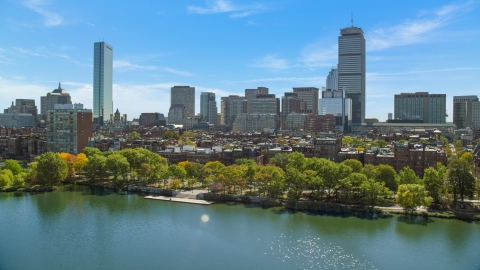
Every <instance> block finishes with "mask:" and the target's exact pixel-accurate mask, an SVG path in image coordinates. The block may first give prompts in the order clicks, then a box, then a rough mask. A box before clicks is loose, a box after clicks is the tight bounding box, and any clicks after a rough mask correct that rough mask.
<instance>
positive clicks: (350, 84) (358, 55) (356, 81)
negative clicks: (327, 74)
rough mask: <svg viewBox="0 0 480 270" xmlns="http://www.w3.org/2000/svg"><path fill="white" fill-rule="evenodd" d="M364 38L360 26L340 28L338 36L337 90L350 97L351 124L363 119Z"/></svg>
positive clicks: (356, 123)
mask: <svg viewBox="0 0 480 270" xmlns="http://www.w3.org/2000/svg"><path fill="white" fill-rule="evenodd" d="M365 72H366V69H365V38H364V37H363V31H362V28H359V27H354V26H353V25H352V26H351V27H347V28H343V29H341V30H340V36H339V37H338V90H345V91H346V97H347V98H350V99H352V124H353V125H358V124H361V123H363V122H364V120H365Z"/></svg>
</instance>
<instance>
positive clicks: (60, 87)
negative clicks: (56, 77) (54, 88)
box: [58, 82, 62, 90]
mask: <svg viewBox="0 0 480 270" xmlns="http://www.w3.org/2000/svg"><path fill="white" fill-rule="evenodd" d="M58 90H62V85H61V84H60V82H58Z"/></svg>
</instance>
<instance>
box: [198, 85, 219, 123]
mask: <svg viewBox="0 0 480 270" xmlns="http://www.w3.org/2000/svg"><path fill="white" fill-rule="evenodd" d="M217 113H218V112H217V101H215V93H212V92H202V93H201V94H200V118H201V120H202V121H205V122H208V123H210V124H214V125H217Z"/></svg>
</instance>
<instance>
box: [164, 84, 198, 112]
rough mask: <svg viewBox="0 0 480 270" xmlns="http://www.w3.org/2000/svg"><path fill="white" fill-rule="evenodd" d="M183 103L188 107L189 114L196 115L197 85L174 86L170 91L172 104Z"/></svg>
mask: <svg viewBox="0 0 480 270" xmlns="http://www.w3.org/2000/svg"><path fill="white" fill-rule="evenodd" d="M174 104H183V105H185V107H186V108H187V116H190V117H192V116H195V87H190V86H174V87H172V88H171V91H170V106H173V105H174Z"/></svg>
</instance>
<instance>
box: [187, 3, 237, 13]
mask: <svg viewBox="0 0 480 270" xmlns="http://www.w3.org/2000/svg"><path fill="white" fill-rule="evenodd" d="M187 10H188V11H189V12H191V13H196V14H215V13H223V12H230V11H236V10H238V8H237V7H234V6H233V5H232V4H230V2H228V1H225V0H216V1H214V2H213V3H211V2H210V3H207V7H206V8H203V7H197V6H188V7H187Z"/></svg>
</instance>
